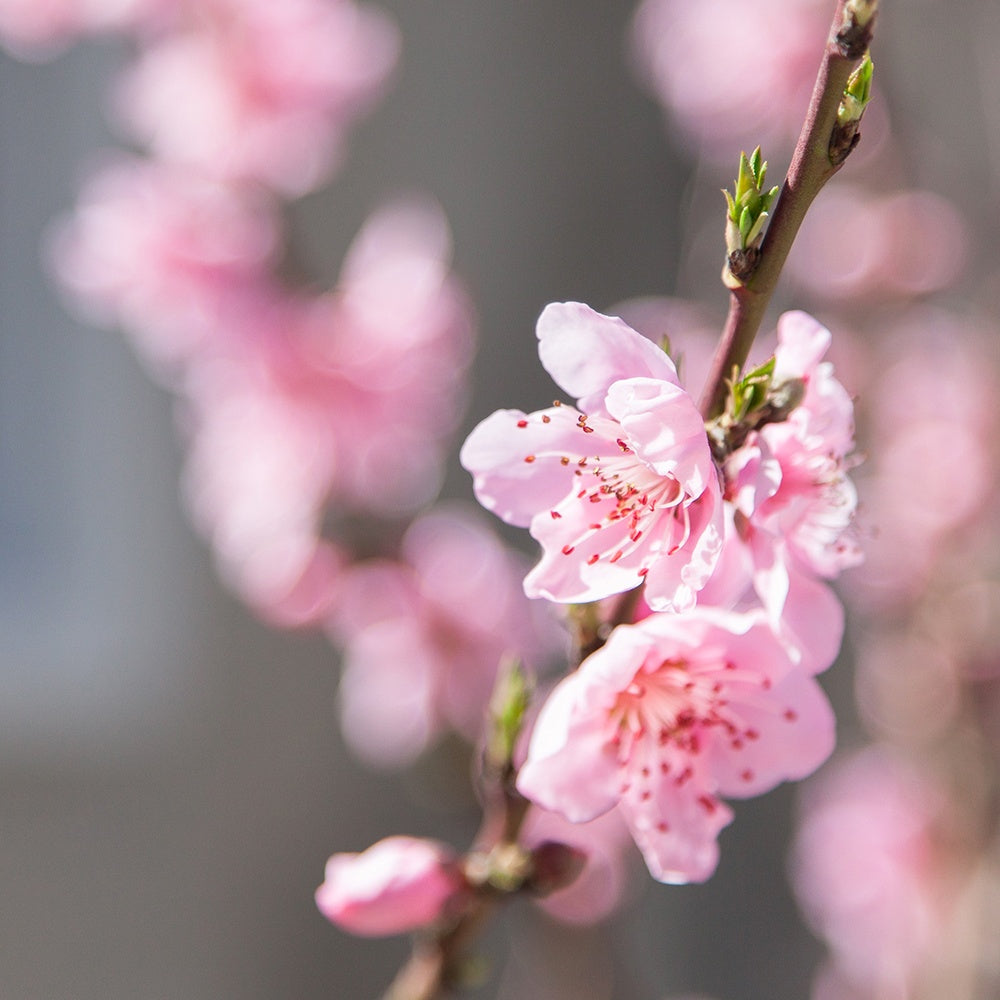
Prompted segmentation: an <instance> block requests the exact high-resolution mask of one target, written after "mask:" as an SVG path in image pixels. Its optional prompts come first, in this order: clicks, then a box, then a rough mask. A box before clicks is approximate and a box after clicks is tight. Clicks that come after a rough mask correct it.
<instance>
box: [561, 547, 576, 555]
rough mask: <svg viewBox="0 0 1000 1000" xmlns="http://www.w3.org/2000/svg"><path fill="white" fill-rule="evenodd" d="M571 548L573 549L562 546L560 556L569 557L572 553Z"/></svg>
mask: <svg viewBox="0 0 1000 1000" xmlns="http://www.w3.org/2000/svg"><path fill="white" fill-rule="evenodd" d="M573 548H574V547H573V546H572V545H564V546H563V547H562V554H563V555H564V556H568V555H570V554H571V553H572V551H573Z"/></svg>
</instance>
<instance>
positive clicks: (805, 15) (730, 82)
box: [631, 0, 831, 161]
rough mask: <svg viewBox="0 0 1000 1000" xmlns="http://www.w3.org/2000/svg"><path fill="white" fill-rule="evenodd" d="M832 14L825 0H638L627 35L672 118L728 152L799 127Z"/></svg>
mask: <svg viewBox="0 0 1000 1000" xmlns="http://www.w3.org/2000/svg"><path fill="white" fill-rule="evenodd" d="M830 16H831V9H830V5H829V4H828V3H826V2H824V0H756V2H754V3H752V4H747V3H743V2H741V0H698V2H697V3H690V2H686V0H645V2H644V3H642V4H641V5H640V6H639V9H638V11H637V12H636V14H635V19H634V21H633V24H632V32H631V42H632V48H633V52H634V56H635V61H636V67H637V71H638V73H639V75H640V77H641V78H642V80H643V82H644V83H645V84H646V86H647V87H648V88H649V90H650V91H651V92H652V93H653V95H654V96H655V97H656V98H657V99H658V100H659V101H660V102H661V104H662V105H663V106H664V108H665V109H666V110H667V111H668V113H669V117H670V120H671V123H676V124H677V125H679V126H680V128H681V129H682V131H683V132H684V133H685V134H687V135H688V136H689V137H690V138H691V139H693V140H694V143H695V145H696V146H697V147H698V148H699V150H700V151H702V152H707V153H708V154H710V155H714V156H717V157H718V156H723V157H725V158H726V160H727V161H728V160H731V159H732V156H733V150H734V149H736V150H738V149H739V148H740V145H741V144H742V146H743V147H744V148H745V149H747V150H749V149H752V148H753V147H754V146H756V145H758V144H761V145H763V146H764V148H765V149H768V148H770V147H772V146H774V145H776V144H777V143H779V142H781V141H782V140H784V141H785V145H790V142H789V139H790V138H793V137H794V136H795V135H797V134H798V130H799V127H800V125H801V123H802V119H803V117H804V115H805V111H806V108H807V106H808V103H809V94H810V91H811V88H812V84H813V80H814V79H815V76H816V68H817V66H818V65H819V60H820V55H821V53H822V39H823V38H825V37H826V32H827V28H828V26H829V23H830Z"/></svg>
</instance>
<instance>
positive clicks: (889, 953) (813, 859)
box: [792, 749, 943, 998]
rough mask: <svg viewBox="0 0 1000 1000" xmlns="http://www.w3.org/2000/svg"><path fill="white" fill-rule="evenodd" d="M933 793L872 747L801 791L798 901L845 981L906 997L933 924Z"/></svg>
mask: <svg viewBox="0 0 1000 1000" xmlns="http://www.w3.org/2000/svg"><path fill="white" fill-rule="evenodd" d="M942 804H943V803H942V800H941V796H940V794H939V793H938V792H937V791H935V790H934V788H933V787H932V786H930V785H929V783H928V782H927V781H926V780H925V779H923V778H920V777H918V776H917V775H915V774H913V773H912V772H911V771H909V770H908V769H907V768H906V767H905V766H904V765H903V764H902V763H901V762H900V761H898V760H896V759H894V758H893V757H891V756H889V755H888V754H887V753H886V752H884V751H882V750H879V749H870V750H867V751H865V752H863V753H862V754H859V755H857V756H855V757H853V758H851V759H849V760H847V761H844V762H842V763H841V764H840V765H839V766H838V767H836V768H835V769H833V770H832V771H831V772H830V773H828V774H825V775H824V776H823V778H822V779H821V780H820V782H819V783H818V784H817V785H816V786H815V787H813V788H811V789H809V795H808V796H807V801H806V806H805V811H804V818H803V821H802V825H801V828H800V831H799V834H798V837H797V840H796V844H795V850H794V855H793V859H792V875H793V880H794V884H795V888H796V892H797V894H798V897H799V901H800V904H801V906H802V908H803V910H804V912H805V915H806V917H807V919H808V920H809V922H810V924H811V925H812V927H813V928H814V929H815V930H816V932H817V933H818V934H820V935H822V936H823V937H824V938H825V939H826V941H827V943H828V944H829V946H830V948H831V950H832V952H833V956H834V959H835V962H836V965H837V967H838V968H839V969H840V970H841V972H842V973H843V974H844V975H845V976H846V977H847V979H848V980H849V981H850V982H852V983H853V984H855V985H857V986H859V987H862V988H863V989H864V991H871V992H872V993H873V994H875V995H878V996H886V997H889V996H892V997H900V998H902V997H906V996H910V995H911V994H910V992H909V989H908V986H907V984H908V983H909V982H910V981H911V977H912V976H913V974H914V972H915V971H916V969H917V967H918V966H919V965H920V963H921V962H922V961H923V960H924V958H925V957H926V955H927V953H928V950H929V949H931V948H932V947H933V945H934V943H935V941H937V940H939V938H940V935H941V932H942V928H943V924H942V915H943V913H942V909H941V900H940V895H939V894H940V891H941V888H942V886H941V883H940V871H939V870H936V868H935V860H934V858H935V854H934V846H933V845H934V838H933V829H934V824H935V817H936V815H937V814H938V813H939V810H940V809H941V806H942Z"/></svg>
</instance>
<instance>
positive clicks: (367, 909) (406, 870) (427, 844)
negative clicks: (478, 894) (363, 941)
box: [316, 837, 464, 937]
mask: <svg viewBox="0 0 1000 1000" xmlns="http://www.w3.org/2000/svg"><path fill="white" fill-rule="evenodd" d="M463 889H464V882H463V880H462V877H461V874H460V872H459V870H458V864H457V859H456V857H455V855H454V852H453V851H452V850H451V849H450V848H449V847H447V846H446V845H445V844H441V843H438V842H437V841H433V840H418V839H416V838H414V837H387V838H386V839H385V840H380V841H379V842H378V843H377V844H373V845H372V846H371V847H369V848H368V850H366V851H363V852H362V853H360V854H334V855H333V857H331V858H330V860H329V861H327V863H326V878H325V879H324V881H323V884H322V885H321V886H320V887H319V888H318V889H317V890H316V905H317V906H318V907H319V909H320V912H321V913H322V914H323V916H324V917H326V919H327V920H329V921H330V922H331V923H334V924H336V925H337V926H338V927H341V928H343V929H344V930H345V931H349V932H350V933H352V934H360V935H363V936H365V937H377V936H380V935H386V934H403V933H406V932H407V931H415V930H419V929H420V928H422V927H426V926H427V925H428V924H431V923H433V922H434V921H436V920H439V919H441V918H442V917H443V916H444V915H445V914H446V913H447V911H448V910H449V908H450V907H452V906H454V905H455V904H456V903H457V902H458V900H459V897H460V896H461V894H462V892H463Z"/></svg>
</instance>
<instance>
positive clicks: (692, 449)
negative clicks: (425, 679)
mask: <svg viewBox="0 0 1000 1000" xmlns="http://www.w3.org/2000/svg"><path fill="white" fill-rule="evenodd" d="M538 340H539V354H540V356H541V359H542V364H543V365H544V366H545V368H546V369H547V371H548V372H549V374H550V375H552V377H553V378H554V379H555V381H556V382H557V383H558V384H559V385H560V386H561V387H562V388H563V389H564V390H566V391H567V392H569V393H571V394H572V395H574V396H576V397H578V400H579V408H578V409H577V408H574V407H572V406H566V405H561V404H559V403H556V404H555V405H553V406H552V407H551V408H549V409H547V410H541V411H539V412H536V413H531V414H527V413H523V412H522V411H520V410H498V411H497V412H496V413H494V414H493V415H492V416H490V417H487V418H486V419H485V420H484V421H483V422H482V423H481V424H479V426H478V427H477V428H476V429H475V430H474V431H473V432H472V434H471V435H470V436H469V438H468V440H467V441H466V442H465V445H464V446H463V448H462V453H461V460H462V464H463V465H464V466H465V468H466V469H468V470H469V471H470V472H471V473H472V474H473V479H474V486H475V490H476V496H477V497H478V498H479V501H480V502H481V503H482V504H483V506H484V507H486V508H487V509H489V510H492V511H493V512H494V513H495V514H497V516H499V517H500V518H502V519H503V520H505V521H507V522H508V523H510V524H515V525H521V526H528V527H529V529H530V532H531V535H532V537H534V538H535V539H536V540H537V541H538V542H539V543H540V544H541V546H542V558H541V561H540V562H539V564H538V565H537V566H536V567H535V568H534V569H533V570H532V571H531V572H530V573H529V574H528V576H527V578H526V579H525V581H524V587H525V592H526V593H527V594H528V596H529V597H547V598H549V599H551V600H554V601H560V602H574V601H595V600H600V599H601V598H604V597H608V596H610V595H611V594H616V593H622V592H624V591H628V590H632V589H633V588H634V587H636V586H638V585H639V584H640V583H642V582H643V581H645V583H646V590H645V596H646V600H647V601H648V602H649V604H650V606H651V607H653V608H654V609H657V610H680V609H684V608H689V607H692V606H693V605H694V603H695V597H696V594H697V591H698V590H699V589H700V588H701V587H702V586H703V585H704V583H705V581H706V580H707V579H708V577H709V575H710V574H711V572H712V569H713V568H714V566H715V562H716V559H717V558H718V555H719V549H720V546H721V540H722V519H721V518H722V508H721V503H720V490H719V482H718V476H717V473H716V469H715V466H714V464H713V462H712V456H711V452H710V450H709V447H708V438H707V436H706V433H705V427H704V423H703V421H702V418H701V415H700V414H699V412H698V408H697V407H696V406H695V404H694V401H693V400H692V399H691V397H690V396H688V394H687V393H686V392H685V391H684V390H683V389H682V388H681V386H680V385H679V383H678V379H677V371H676V369H675V367H674V364H673V362H672V361H671V360H670V358H669V357H668V356H667V354H666V353H665V352H664V351H662V350H660V348H658V347H657V346H656V345H655V344H653V343H652V342H651V341H649V340H647V339H646V338H645V337H643V336H641V335H640V334H638V333H636V332H635V331H634V330H633V329H631V327H629V326H627V325H626V324H625V323H624V322H622V320H620V319H617V318H613V317H610V316H603V315H601V314H600V313H596V312H594V311H593V310H592V309H590V308H589V307H588V306H585V305H582V304H580V303H575V302H567V303H556V304H553V305H550V306H548V307H546V309H545V311H544V312H543V313H542V315H541V317H540V318H539V320H538Z"/></svg>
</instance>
